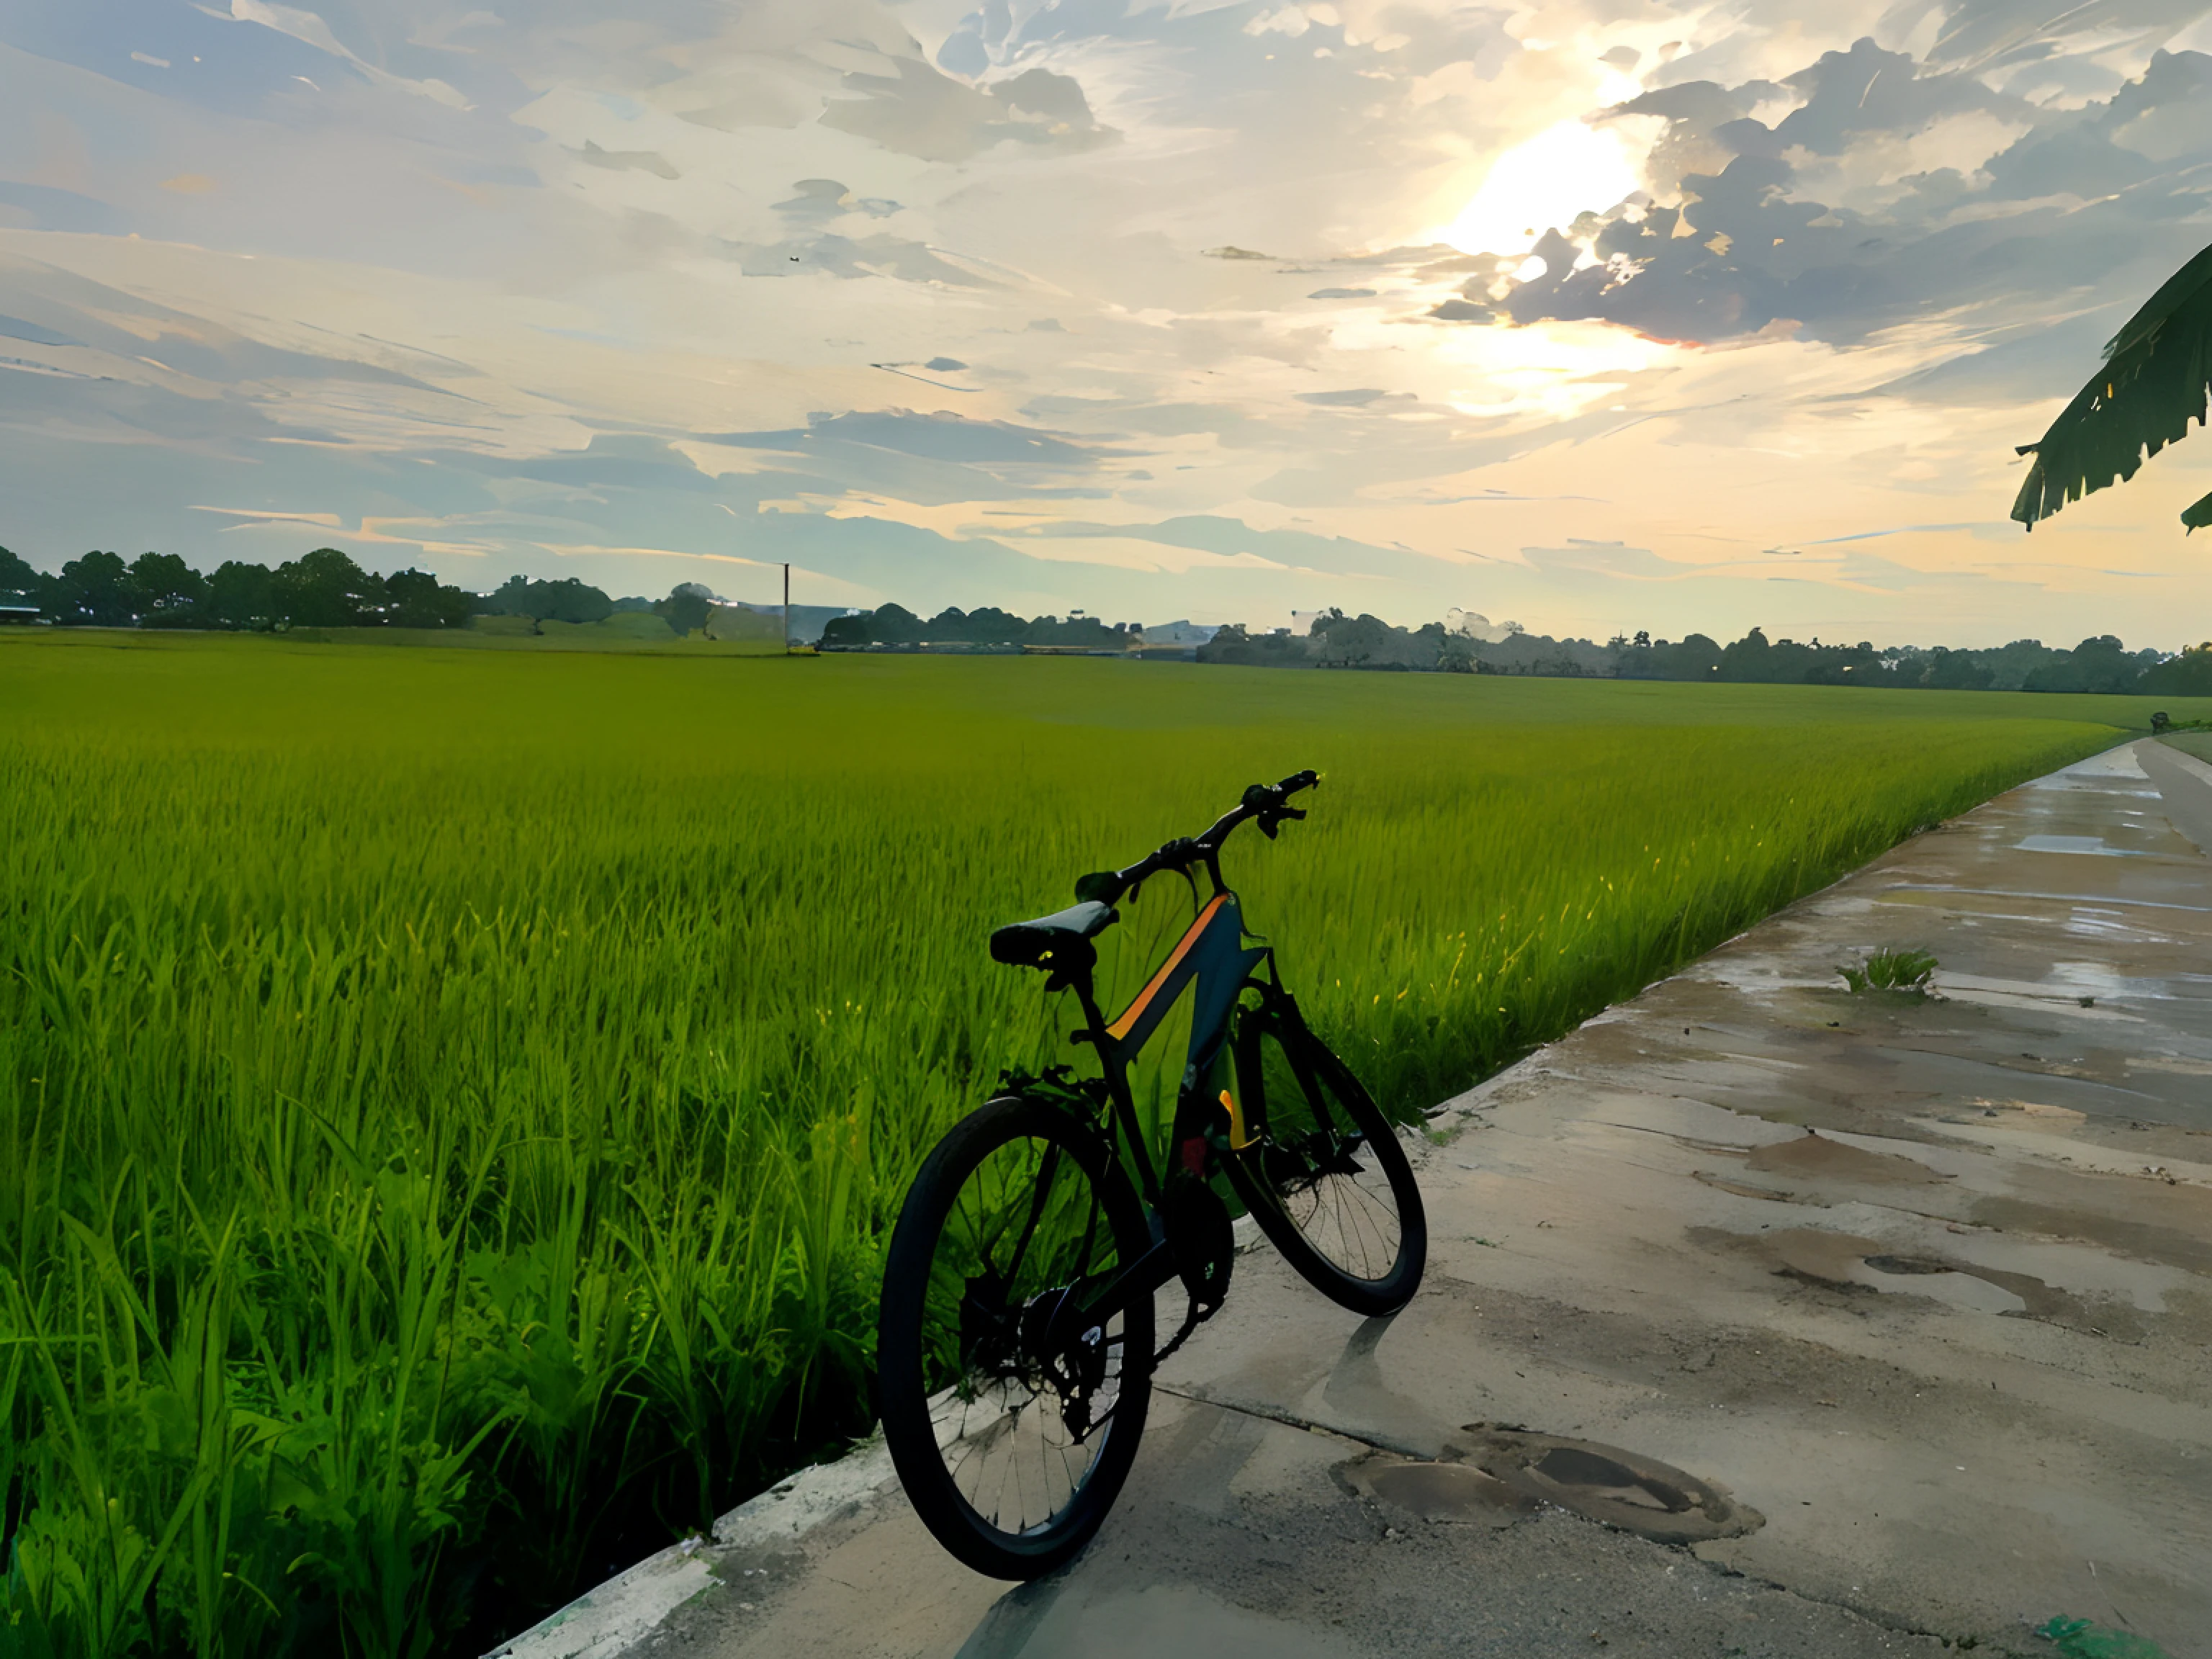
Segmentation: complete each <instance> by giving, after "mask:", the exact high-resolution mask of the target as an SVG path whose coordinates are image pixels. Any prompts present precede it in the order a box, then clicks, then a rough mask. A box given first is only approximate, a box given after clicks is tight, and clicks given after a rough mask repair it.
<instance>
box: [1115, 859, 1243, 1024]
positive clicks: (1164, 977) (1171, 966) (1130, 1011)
mask: <svg viewBox="0 0 2212 1659" xmlns="http://www.w3.org/2000/svg"><path fill="white" fill-rule="evenodd" d="M1228 899H1229V895H1228V894H1226V893H1216V894H1215V895H1214V896H1212V898H1210V899H1208V900H1207V901H1206V908H1204V909H1203V910H1200V912H1199V913H1198V919H1197V920H1196V921H1194V922H1192V923H1191V925H1190V927H1189V929H1188V931H1187V932H1186V933H1184V934H1183V936H1182V938H1181V939H1177V940H1176V947H1175V949H1174V950H1172V951H1169V952H1168V959H1167V960H1166V961H1165V962H1164V963H1161V964H1160V966H1159V971H1158V973H1156V974H1154V975H1152V978H1151V980H1150V981H1147V982H1146V986H1145V988H1144V989H1143V990H1141V991H1139V992H1138V993H1137V1000H1135V1001H1134V1002H1132V1003H1131V1004H1130V1005H1129V1006H1127V1007H1126V1008H1124V1009H1123V1010H1122V1011H1121V1018H1119V1019H1117V1020H1115V1022H1114V1023H1113V1024H1111V1025H1109V1026H1108V1027H1107V1028H1106V1035H1107V1036H1110V1037H1112V1038H1113V1039H1114V1040H1115V1042H1120V1041H1121V1039H1122V1038H1123V1037H1125V1036H1128V1035H1129V1030H1130V1028H1131V1027H1133V1025H1135V1024H1136V1023H1137V1018H1138V1016H1139V1015H1140V1014H1142V1013H1143V1012H1145V1007H1146V1004H1148V1003H1149V1002H1151V1001H1152V999H1153V998H1154V997H1155V996H1157V995H1158V994H1159V989H1160V987H1161V986H1163V985H1164V984H1166V983H1167V982H1168V975H1170V974H1172V973H1174V972H1175V970H1176V963H1180V962H1181V961H1182V959H1183V958H1184V957H1187V956H1188V955H1189V954H1190V947H1191V946H1192V945H1194V943H1196V942H1197V939H1198V936H1199V935H1200V933H1204V932H1205V931H1206V923H1207V922H1209V921H1212V920H1213V913H1214V912H1215V911H1216V910H1218V909H1219V908H1221V907H1222V906H1223V905H1224V904H1225V903H1226V902H1228Z"/></svg>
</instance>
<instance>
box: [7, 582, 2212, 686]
mask: <svg viewBox="0 0 2212 1659" xmlns="http://www.w3.org/2000/svg"><path fill="white" fill-rule="evenodd" d="M11 596H19V597H18V598H16V599H15V601H14V602H15V603H20V604H26V605H31V606H33V607H35V608H36V610H37V611H38V614H39V616H40V619H41V620H43V621H46V622H49V623H55V624H57V625H59V626H63V627H72V626H74V627H106V628H132V627H136V628H210V629H258V630H265V629H289V628H408V629H461V628H466V627H468V626H470V625H471V623H473V622H474V621H475V620H476V618H477V617H485V616H496V617H520V618H524V619H526V620H527V622H528V623H529V624H530V627H531V628H532V629H535V628H537V627H538V626H540V625H541V624H543V623H549V622H550V623H562V624H568V625H570V626H590V625H592V624H595V623H605V622H607V621H608V620H609V619H610V618H611V617H623V616H627V615H629V614H631V613H644V614H648V615H651V616H653V617H659V619H660V620H661V621H662V622H664V623H666V624H667V626H668V629H669V630H670V633H671V635H672V636H674V637H678V638H680V637H683V636H684V635H689V634H691V633H693V632H695V631H696V630H700V629H705V628H707V627H708V624H709V623H710V621H711V620H712V619H714V617H715V616H716V613H717V612H718V611H721V612H723V613H724V617H725V619H726V617H727V616H728V614H729V608H728V607H726V606H724V605H723V604H722V602H721V601H720V600H718V599H716V598H715V596H714V593H713V592H711V591H710V590H709V589H708V588H707V587H705V586H702V585H701V584H700V583H697V582H682V583H678V585H677V586H676V587H675V588H674V589H672V590H671V592H669V593H668V594H667V596H666V597H665V598H663V599H644V598H641V597H637V596H631V597H626V598H622V599H616V598H612V597H611V596H610V595H609V594H607V593H606V592H605V590H603V589H601V588H599V587H595V586H592V584H590V583H588V582H586V581H582V580H579V579H578V578H576V577H574V576H568V577H562V578H561V579H559V580H552V581H548V580H542V579H539V578H534V577H530V576H524V575H513V576H510V577H508V578H507V580H505V581H504V582H502V583H501V585H500V586H498V587H496V588H495V589H494V590H493V591H492V592H489V593H475V592H470V591H468V590H467V589H465V588H462V587H458V586H451V585H449V584H447V583H443V582H441V581H439V580H438V579H437V577H436V576H435V575H434V574H431V573H430V572H428V571H426V570H415V569H403V570H396V571H393V572H392V573H391V574H386V575H380V574H376V573H375V572H373V571H368V570H365V569H363V568H362V567H361V566H360V565H359V564H357V563H356V562H355V561H354V559H353V558H352V557H351V556H349V555H348V554H346V553H344V552H342V551H341V550H338V549H337V548H332V547H321V548H317V549H315V550H313V552H310V553H307V554H303V555H302V556H301V557H299V558H297V559H292V560H288V561H287V562H284V563H283V564H280V565H278V566H277V567H276V568H274V569H270V568H268V567H266V566H264V565H258V564H252V563H249V562H244V561H240V560H227V561H225V562H224V563H223V564H222V565H221V566H220V567H218V568H216V571H215V572H214V573H213V574H209V575H203V574H201V573H200V572H198V571H197V570H196V569H194V568H192V567H191V565H189V564H187V563H185V561H184V560H183V559H182V558H180V557H179V556H177V555H175V554H173V553H144V554H141V555H140V556H138V557H137V558H136V559H134V560H131V561H129V562H125V560H124V559H123V557H122V556H120V555H118V554H115V553H107V552H92V553H87V554H85V555H83V556H82V557H79V558H76V559H72V560H70V561H69V562H67V563H66V564H64V565H63V567H62V568H61V570H60V571H59V573H58V574H46V573H45V572H43V571H40V570H39V569H37V568H35V567H33V566H32V565H31V564H30V563H28V562H27V561H25V560H24V559H22V558H21V557H20V556H17V555H16V554H14V553H12V552H9V550H7V549H6V548H4V547H0V605H6V604H9V603H10V600H11ZM748 620H749V618H748ZM641 625H643V626H646V627H648V628H649V627H651V624H650V623H642V624H641ZM1140 643H1142V629H1141V628H1139V626H1137V625H1135V624H1132V623H1115V624H1113V625H1111V626H1109V625H1108V624H1107V623H1103V622H1101V621H1100V620H1099V619H1098V618H1097V617H1086V616H1081V615H1070V616H1068V617H1056V616H1050V615H1046V616H1040V617H1023V616H1019V615H1017V614H1016V613H1014V612H1012V611H1004V610H1000V608H998V607H997V606H995V605H981V606H978V607H977V608H976V609H975V610H973V611H962V610H960V609H959V608H958V607H957V606H948V607H947V608H945V610H943V611H939V612H938V613H937V615H935V616H934V617H928V618H924V617H921V616H920V615H918V614H917V613H915V612H914V611H909V610H908V609H907V608H906V607H904V606H903V605H896V604H889V605H879V606H878V607H877V608H876V609H874V610H873V611H860V612H854V613H853V614H849V615H847V616H842V617H830V618H829V621H828V622H827V623H826V624H825V625H824V628H823V635H822V644H823V646H824V647H827V648H829V649H833V650H835V649H840V648H843V649H863V648H866V647H870V646H882V647H909V648H920V649H930V648H934V647H954V648H973V647H1053V648H1058V649H1063V650H1068V649H1074V650H1094V651H1122V650H1127V649H1129V648H1130V647H1133V646H1135V645H1138V644H1140ZM1194 655H1195V656H1196V658H1197V659H1198V660H1199V661H1200V662H1205V663H1219V664H1231V665H1243V666H1252V667H1279V668H1333V669H1358V670H1367V671H1385V672H1400V673H1405V672H1414V673H1422V672H1426V673H1463V674H1521V675H1534V676H1541V677H1547V678H1602V679H1643V680H1703V681H1706V682H1709V683H1715V684H1760V685H1778V684H1811V685H1880V686H1891V687H1909V688H1917V689H1924V690H1951V691H1979V690H1995V691H2099V692H2121V693H2134V694H2140V695H2145V696H2212V641H2208V642H2206V643H2205V644H2203V645H2198V646H2191V647H2187V648H2186V649H2185V650H2183V651H2181V652H2180V653H2176V654H2172V655H2169V654H2167V653H2162V652H2160V651H2156V650H2150V649H2144V650H2138V651H2130V650H2128V649H2127V648H2126V647H2125V646H2124V644H2122V642H2121V641H2119V640H2118V638H2116V637H2114V636H2113V635H2109V634H2104V635H2095V636H2093V637H2092V638H2089V639H2085V640H2083V641H2081V642H2080V643H2079V644H2078V645H2075V646H2074V647H2071V648H2070V649H2065V648H2059V647H2051V646H2046V645H2045V644H2043V643H2042V642H2041V641H2038V640H2015V641H2012V642H2011V643H2010V644H2008V645H2002V646H1995V647H1989V648H1986V649H1975V648H1971V647H1965V648H1960V647H1947V646H1934V647H1918V646H1890V647H1881V648H1877V647H1875V646H1874V645H1873V644H1872V643H1871V642H1869V641H1863V640H1862V641H1859V642H1858V643H1857V644H1856V645H1848V646H1846V645H1823V644H1822V643H1821V642H1820V641H1819V640H1818V639H1817V638H1816V639H1814V640H1811V641H1803V642H1801V641H1796V640H1791V639H1786V638H1785V639H1778V640H1770V639H1768V638H1767V636H1766V634H1765V630H1764V629H1759V628H1755V627H1754V628H1753V629H1749V630H1748V631H1747V633H1746V634H1745V635H1744V636H1743V637H1742V638H1741V639H1739V640H1735V641H1731V642H1730V643H1729V644H1726V645H1723V644H1722V643H1721V642H1720V641H1717V640H1714V639H1712V638H1711V637H1710V636H1709V635H1704V634H1697V633H1692V634H1690V635H1686V636H1685V637H1684V638H1682V639H1680V640H1674V641H1669V640H1665V639H1654V638H1653V637H1652V636H1651V635H1650V633H1648V632H1638V633H1637V634H1635V635H1626V634H1622V635H1615V636H1614V637H1613V638H1612V639H1610V640H1608V641H1606V642H1605V643H1603V644H1602V645H1601V644H1598V643H1597V642H1595V641H1590V640H1584V639H1554V638H1553V637H1551V636H1550V635H1542V634H1530V633H1528V632H1526V631H1525V630H1522V629H1517V628H1511V629H1510V631H1509V632H1507V633H1506V634H1505V635H1504V638H1502V639H1498V640H1491V639H1486V638H1481V637H1478V636H1475V635H1468V634H1466V633H1462V632H1458V631H1455V630H1453V629H1449V628H1447V627H1446V626H1445V625H1444V624H1443V623H1425V625H1423V626H1422V627H1419V628H1415V629H1407V628H1401V627H1398V626H1396V625H1395V624H1394V623H1387V622H1384V621H1383V619H1382V618H1381V617H1376V616H1373V615H1370V614H1367V613H1364V612H1363V613H1362V614H1360V615H1358V616H1347V615H1346V614H1345V612H1344V611H1341V610H1337V609H1331V610H1328V611H1323V612H1322V614H1321V615H1319V616H1318V617H1316V618H1315V619H1314V620H1313V623H1312V624H1311V626H1310V629H1308V631H1307V632H1306V633H1304V634H1295V633H1292V632H1291V631H1290V630H1289V629H1251V628H1247V627H1245V626H1243V625H1241V624H1237V623H1231V624H1229V625H1227V626H1225V627H1224V628H1221V629H1218V630H1216V631H1215V633H1214V635H1213V636H1212V639H1210V640H1209V641H1206V643H1205V644H1203V645H1200V646H1199V647H1196V649H1195V652H1194Z"/></svg>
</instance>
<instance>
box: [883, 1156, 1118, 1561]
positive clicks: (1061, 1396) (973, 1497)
mask: <svg viewBox="0 0 2212 1659" xmlns="http://www.w3.org/2000/svg"><path fill="white" fill-rule="evenodd" d="M1065 1133H1066V1132H1060V1133H1054V1131H1052V1130H1050V1129H1046V1130H1043V1131H1041V1132H1037V1133H1025V1134H1012V1135H1010V1136H1008V1137H1007V1138H1006V1139H1005V1140H1003V1141H1002V1142H1000V1144H998V1145H995V1146H991V1147H989V1148H988V1150H987V1151H986V1152H984V1153H983V1154H982V1155H981V1157H980V1158H977V1160H976V1161H975V1163H974V1164H973V1165H972V1166H971V1167H969V1168H968V1169H967V1170H965V1172H964V1174H963V1175H962V1176H960V1177H959V1179H958V1184H957V1188H955V1189H954V1190H952V1191H951V1193H950V1194H948V1195H947V1198H946V1200H945V1208H944V1209H943V1210H942V1211H941V1212H940V1213H942V1214H943V1215H944V1216H945V1224H944V1225H942V1227H941V1228H940V1229H939V1231H938V1233H937V1236H936V1237H935V1239H934V1241H933V1245H932V1247H931V1248H932V1250H933V1255H932V1256H931V1258H930V1260H929V1262H928V1265H927V1284H928V1285H930V1286H931V1287H933V1289H932V1291H930V1293H928V1294H927V1295H926V1296H925V1297H924V1298H923V1305H922V1308H921V1327H922V1329H921V1344H920V1346H921V1353H922V1354H923V1355H924V1356H931V1355H939V1356H943V1355H957V1360H956V1361H955V1362H954V1363H953V1364H951V1366H950V1367H940V1369H939V1370H938V1371H937V1373H936V1374H935V1375H934V1376H932V1375H930V1374H929V1371H928V1370H927V1365H928V1364H930V1363H933V1362H930V1361H928V1360H927V1359H926V1360H925V1370H924V1381H925V1383H927V1385H928V1386H929V1388H930V1389H931V1392H930V1393H929V1394H928V1396H927V1401H925V1405H926V1413H927V1425H928V1439H929V1443H930V1444H931V1445H932V1447H933V1451H934V1454H935V1460H936V1462H937V1463H938V1464H939V1466H941V1468H942V1469H943V1471H944V1475H945V1478H946V1479H947V1480H949V1482H950V1484H951V1488H952V1490H953V1491H954V1492H956V1493H957V1495H958V1497H959V1499H960V1501H961V1502H962V1503H963V1504H964V1505H965V1506H966V1508H967V1510H969V1512H970V1513H971V1514H972V1515H973V1516H974V1517H975V1520H976V1521H977V1522H979V1523H980V1524H981V1526H982V1527H984V1528H987V1531H988V1532H990V1533H992V1534H998V1535H1000V1536H1003V1537H1005V1538H1006V1539H1009V1540H1012V1539H1020V1538H1036V1537H1038V1536H1042V1535H1045V1534H1049V1533H1050V1532H1051V1530H1052V1529H1053V1528H1054V1527H1055V1526H1056V1525H1057V1524H1058V1523H1059V1522H1060V1520H1061V1518H1062V1517H1063V1516H1066V1514H1067V1513H1068V1511H1069V1510H1070V1508H1071V1506H1072V1504H1073V1502H1074V1500H1075V1498H1077V1497H1078V1495H1079V1494H1080V1493H1081V1492H1083V1491H1084V1490H1085V1487H1086V1486H1087V1485H1088V1484H1089V1483H1090V1481H1091V1479H1092V1477H1093V1475H1094V1474H1095V1473H1096V1472H1097V1468H1098V1467H1099V1460H1100V1458H1101V1456H1102V1455H1103V1452H1104V1449H1105V1447H1106V1444H1107V1443H1108V1441H1109V1439H1110V1438H1111V1437H1113V1436H1114V1435H1115V1433H1116V1432H1117V1425H1118V1424H1119V1422H1120V1419H1121V1415H1122V1413H1121V1401H1122V1385H1123V1372H1124V1367H1125V1364H1126V1360H1127V1335H1128V1334H1129V1328H1130V1322H1129V1314H1128V1311H1127V1310H1122V1311H1119V1312H1116V1313H1115V1315H1114V1316H1112V1318H1111V1319H1110V1320H1109V1322H1107V1323H1106V1325H1105V1326H1104V1328H1103V1329H1102V1328H1099V1327H1097V1325H1095V1324H1093V1323H1091V1322H1090V1321H1088V1320H1087V1319H1084V1318H1082V1317H1081V1316H1079V1315H1074V1316H1072V1315H1071V1314H1070V1312H1069V1311H1068V1310H1070V1309H1071V1308H1077V1307H1079V1306H1080V1305H1081V1304H1080V1302H1079V1299H1078V1298H1079V1297H1083V1296H1086V1295H1095V1294H1096V1293H1097V1286H1099V1285H1103V1284H1105V1283H1109V1282H1110V1281H1111V1279H1113V1277H1114V1276H1115V1273H1117V1272H1118V1271H1119V1269H1120V1267H1121V1265H1122V1263H1121V1254H1120V1250H1119V1249H1118V1246H1117V1244H1116V1236H1115V1225H1114V1224H1113V1223H1112V1221H1111V1220H1109V1214H1108V1210H1107V1206H1106V1203H1105V1200H1104V1195H1103V1193H1102V1191H1101V1190H1100V1188H1099V1185H1098V1183H1097V1181H1096V1180H1094V1179H1093V1177H1092V1176H1091V1167H1092V1166H1090V1165H1087V1164H1086V1163H1085V1159H1084V1158H1080V1157H1079V1156H1076V1155H1075V1154H1074V1153H1073V1152H1071V1150H1070V1149H1069V1146H1067V1145H1066V1143H1065V1140H1064V1135H1065ZM1073 1183H1080V1188H1081V1190H1078V1189H1077V1188H1076V1187H1075V1186H1074V1185H1073ZM1122 1225H1123V1226H1124V1227H1128V1226H1131V1225H1133V1222H1130V1221H1125V1222H1124V1223H1123V1224H1122ZM950 1286H957V1287H959V1288H958V1290H957V1293H956V1294H949V1295H948V1294H947V1293H946V1292H945V1290H944V1289H942V1288H939V1287H950ZM885 1294H886V1298H887V1300H888V1299H889V1298H890V1297H891V1295H892V1294H893V1291H892V1288H891V1285H890V1281H889V1279H887V1280H886V1291H885ZM1146 1311H1147V1312H1148V1311H1149V1310H1148V1309H1147V1310H1146ZM1071 1324H1075V1325H1077V1326H1079V1327H1080V1329H1079V1330H1078V1331H1075V1332H1071V1331H1070V1330H1069V1329H1068V1327H1069V1326H1070V1325H1071ZM1143 1328H1144V1331H1145V1335H1144V1339H1143V1340H1144V1346H1145V1348H1146V1352H1147V1353H1149V1352H1150V1346H1151V1336H1150V1321H1149V1318H1147V1319H1146V1321H1145V1322H1144V1326H1143ZM1091 1331H1097V1333H1098V1336H1097V1340H1096V1341H1095V1342H1093V1341H1086V1340H1083V1339H1084V1337H1085V1336H1086V1335H1088V1334H1089V1333H1090V1332H1091ZM948 1339H949V1340H948ZM1078 1403H1080V1406H1081V1410H1080V1411H1079V1412H1076V1414H1075V1422H1074V1423H1071V1421H1070V1417H1069V1413H1070V1412H1071V1411H1073V1410H1074V1408H1075V1407H1076V1406H1077V1404H1078ZM889 1420H890V1412H889V1411H888V1410H887V1411H886V1425H887V1426H888V1425H889ZM1076 1423H1079V1424H1080V1425H1081V1429H1080V1432H1078V1431H1077V1428H1076V1426H1075V1424H1076ZM1139 1423H1141V1419H1139ZM1131 1432H1132V1433H1133V1432H1135V1430H1134V1429H1132V1430H1131ZM1124 1467H1126V1464H1124ZM902 1472H904V1467H903V1465H902ZM1117 1478H1118V1477H1117Z"/></svg>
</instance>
